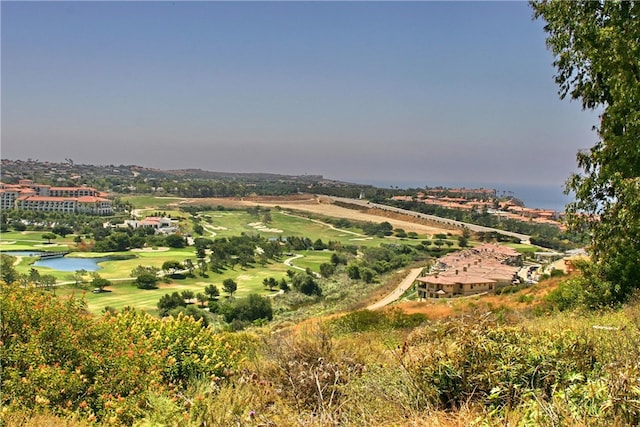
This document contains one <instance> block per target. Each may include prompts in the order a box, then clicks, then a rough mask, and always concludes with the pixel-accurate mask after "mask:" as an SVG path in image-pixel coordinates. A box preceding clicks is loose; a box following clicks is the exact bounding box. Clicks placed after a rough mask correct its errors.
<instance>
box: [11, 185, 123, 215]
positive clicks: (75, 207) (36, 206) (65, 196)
mask: <svg viewBox="0 0 640 427" xmlns="http://www.w3.org/2000/svg"><path fill="white" fill-rule="evenodd" d="M0 209H2V210H4V209H20V210H27V211H37V212H61V213H82V214H89V215H111V214H112V212H113V207H112V202H111V200H109V199H107V198H106V194H104V193H102V192H100V191H98V190H96V189H95V188H91V187H84V186H81V187H54V186H51V185H46V184H37V183H34V182H33V181H32V180H30V179H21V180H20V181H19V182H18V184H5V183H0Z"/></svg>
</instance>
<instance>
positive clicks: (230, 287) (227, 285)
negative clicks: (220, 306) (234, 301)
mask: <svg viewBox="0 0 640 427" xmlns="http://www.w3.org/2000/svg"><path fill="white" fill-rule="evenodd" d="M222 289H224V291H225V292H226V293H228V294H229V295H230V296H233V293H234V292H235V291H237V290H238V284H237V283H236V282H235V281H234V280H233V279H224V281H223V282H222Z"/></svg>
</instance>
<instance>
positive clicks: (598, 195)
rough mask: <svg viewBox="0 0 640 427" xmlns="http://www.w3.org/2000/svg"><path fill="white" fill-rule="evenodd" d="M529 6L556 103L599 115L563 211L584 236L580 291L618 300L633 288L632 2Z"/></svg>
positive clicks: (639, 163)
mask: <svg viewBox="0 0 640 427" xmlns="http://www.w3.org/2000/svg"><path fill="white" fill-rule="evenodd" d="M531 5H532V8H533V10H534V16H535V17H536V18H542V19H544V20H545V21H546V25H545V27H544V30H545V32H546V33H547V34H548V35H547V46H548V47H549V49H550V50H551V51H552V52H553V54H554V55H555V61H554V65H555V67H556V68H557V74H556V76H555V80H556V83H557V84H558V86H559V94H560V97H561V98H566V97H569V98H570V99H574V100H578V101H580V102H581V103H582V106H583V108H585V109H592V110H593V109H597V110H598V111H600V112H601V114H600V123H599V125H598V126H597V133H598V137H599V140H598V142H597V143H596V144H595V145H594V146H593V147H591V149H589V150H585V151H582V152H580V153H578V155H577V159H578V165H579V167H580V168H581V170H582V172H581V173H576V174H574V175H573V176H571V178H570V179H569V180H568V182H567V186H566V189H567V191H572V192H574V193H575V195H576V198H575V202H573V203H570V204H569V205H568V206H567V212H568V214H569V224H570V227H571V228H572V229H573V230H579V231H586V232H587V233H588V235H589V236H590V246H589V252H590V255H591V259H592V261H593V266H592V267H589V268H585V269H583V273H584V274H585V281H584V285H585V286H589V285H588V284H589V283H598V284H599V286H598V289H597V290H595V289H594V290H593V292H598V293H601V294H602V296H603V301H608V302H620V301H624V300H625V299H626V298H627V297H628V295H629V294H630V293H631V292H632V291H633V290H634V289H636V288H637V287H638V286H639V285H640V178H639V176H640V2H637V1H621V2H609V1H606V2H598V1H567V2H565V1H536V2H532V3H531ZM603 283H604V284H606V286H602V285H603Z"/></svg>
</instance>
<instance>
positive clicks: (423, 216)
mask: <svg viewBox="0 0 640 427" xmlns="http://www.w3.org/2000/svg"><path fill="white" fill-rule="evenodd" d="M330 199H332V200H334V201H338V202H343V203H350V204H353V205H358V206H364V207H367V208H377V209H382V210H386V211H390V212H396V213H400V214H403V215H408V216H413V217H415V218H420V219H427V220H429V221H434V222H438V223H440V224H446V225H450V226H454V227H457V228H463V227H466V228H468V229H469V230H471V231H475V232H484V233H487V232H489V233H490V232H495V233H500V234H502V235H504V236H509V237H515V238H518V239H520V242H521V243H530V239H531V236H528V235H526V234H520V233H514V232H511V231H505V230H500V229H497V228H491V227H484V226H482V225H476V224H469V223H466V222H462V221H456V220H454V219H448V218H441V217H439V216H435V215H427V214H423V213H419V212H413V211H409V210H406V209H400V208H396V207H394V206H387V205H382V204H380V203H371V202H369V201H367V200H360V199H348V198H345V197H330Z"/></svg>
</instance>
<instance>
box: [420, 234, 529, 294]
mask: <svg viewBox="0 0 640 427" xmlns="http://www.w3.org/2000/svg"><path fill="white" fill-rule="evenodd" d="M521 265H522V256H521V254H520V253H519V252H518V251H516V250H515V249H511V248H509V247H506V246H501V245H496V244H484V245H481V246H477V247H475V248H471V249H466V250H464V251H461V252H455V253H451V254H449V255H446V256H444V257H442V258H439V259H438V261H437V262H436V264H435V265H434V266H433V267H432V268H431V270H430V271H429V273H428V274H427V275H425V276H422V277H418V278H417V279H416V289H417V291H418V294H419V295H420V296H421V297H422V298H452V297H458V296H468V295H475V294H479V293H483V292H493V291H495V290H497V289H500V288H502V287H505V286H509V285H512V284H513V283H514V282H516V281H518V271H519V270H520V266H521Z"/></svg>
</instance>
